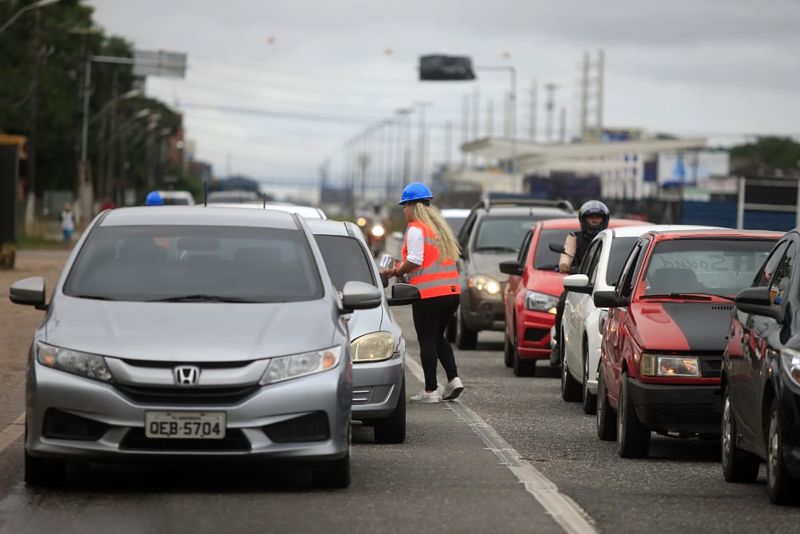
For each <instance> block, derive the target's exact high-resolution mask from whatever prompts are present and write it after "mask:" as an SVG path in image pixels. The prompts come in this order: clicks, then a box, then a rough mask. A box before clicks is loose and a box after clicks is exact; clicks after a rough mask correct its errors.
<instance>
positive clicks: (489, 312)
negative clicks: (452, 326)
mask: <svg viewBox="0 0 800 534" xmlns="http://www.w3.org/2000/svg"><path fill="white" fill-rule="evenodd" d="M474 293H476V291H475V290H474V289H465V288H463V287H462V288H461V312H460V313H461V318H462V319H463V321H464V325H465V326H466V327H467V328H469V329H470V330H475V331H480V330H495V331H500V332H502V331H504V330H505V328H506V311H505V308H504V306H503V296H502V293H500V294H498V295H495V296H493V297H488V296H483V295H482V294H478V295H476V294H474Z"/></svg>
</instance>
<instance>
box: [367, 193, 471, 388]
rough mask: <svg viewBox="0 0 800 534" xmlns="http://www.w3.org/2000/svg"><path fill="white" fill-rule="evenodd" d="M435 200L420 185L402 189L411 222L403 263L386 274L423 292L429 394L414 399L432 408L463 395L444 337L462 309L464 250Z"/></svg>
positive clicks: (421, 334)
mask: <svg viewBox="0 0 800 534" xmlns="http://www.w3.org/2000/svg"><path fill="white" fill-rule="evenodd" d="M431 199H433V194H432V193H431V190H430V189H428V187H427V186H425V184H422V183H420V182H413V183H410V184H408V185H407V186H406V187H405V189H403V194H402V196H401V199H400V205H401V206H403V215H404V216H405V219H406V222H407V223H408V227H407V228H406V234H405V238H404V240H403V251H402V257H403V259H402V262H400V263H399V264H398V265H396V266H395V267H394V268H392V269H388V270H386V271H384V272H383V274H384V275H385V276H389V277H391V276H395V277H401V276H405V275H407V278H408V282H409V283H410V284H412V285H414V286H416V287H417V288H418V289H419V292H420V296H421V299H420V300H419V301H417V302H415V303H414V304H413V305H412V311H413V316H414V329H415V330H416V331H417V339H418V340H419V351H420V360H422V370H423V371H424V373H425V389H423V390H422V391H420V392H419V393H417V394H416V395H414V396H412V397H411V400H412V401H415V402H427V403H433V402H440V401H441V400H443V399H444V400H452V399H455V398H456V397H458V396H459V395H460V394H461V392H462V391H463V390H464V385H463V384H462V382H461V379H460V378H459V377H458V368H457V367H456V359H455V356H454V355H453V348H452V347H451V346H450V344H449V343H448V342H447V340H446V339H445V337H444V332H445V329H446V328H447V325H448V323H449V322H450V319H451V318H452V317H453V314H454V313H455V311H456V308H458V302H459V294H460V292H461V290H460V286H459V282H458V270H457V269H456V258H458V256H459V253H460V248H459V245H458V242H457V241H456V239H455V236H453V232H452V230H451V229H450V226H449V225H448V224H447V223H446V222H445V220H444V219H443V218H442V215H441V213H439V210H438V209H436V208H435V207H434V206H431ZM437 361H439V362H441V364H442V367H443V368H444V371H445V373H446V374H447V380H448V382H447V384H446V385H445V386H444V389H443V390H442V391H441V392H440V391H439V385H438V382H437V379H436V367H437V365H436V362H437Z"/></svg>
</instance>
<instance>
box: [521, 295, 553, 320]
mask: <svg viewBox="0 0 800 534" xmlns="http://www.w3.org/2000/svg"><path fill="white" fill-rule="evenodd" d="M556 306H558V299H557V298H556V297H554V296H553V295H548V294H547V293H539V292H538V291H527V292H526V293H525V309H526V310H531V311H540V312H547V313H552V314H553V315H555V314H556Z"/></svg>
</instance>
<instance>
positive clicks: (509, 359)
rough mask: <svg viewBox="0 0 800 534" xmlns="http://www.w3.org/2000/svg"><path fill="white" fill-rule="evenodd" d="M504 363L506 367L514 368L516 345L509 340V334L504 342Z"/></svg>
mask: <svg viewBox="0 0 800 534" xmlns="http://www.w3.org/2000/svg"><path fill="white" fill-rule="evenodd" d="M503 363H504V364H506V367H513V366H514V344H513V343H511V340H510V339H508V334H506V335H505V340H504V342H503Z"/></svg>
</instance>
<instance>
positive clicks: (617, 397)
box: [594, 229, 781, 458]
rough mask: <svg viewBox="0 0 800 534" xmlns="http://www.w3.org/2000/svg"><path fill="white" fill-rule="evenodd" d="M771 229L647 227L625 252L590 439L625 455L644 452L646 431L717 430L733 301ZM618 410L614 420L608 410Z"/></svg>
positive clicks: (609, 298) (612, 298)
mask: <svg viewBox="0 0 800 534" xmlns="http://www.w3.org/2000/svg"><path fill="white" fill-rule="evenodd" d="M780 237H781V234H778V233H774V232H756V231H741V230H739V231H737V230H723V229H708V230H679V231H664V232H657V231H655V232H649V233H647V234H645V235H643V236H642V237H641V238H640V239H639V241H638V242H637V243H636V245H635V246H634V247H633V249H632V250H631V253H630V255H629V256H628V259H627V261H626V262H625V266H624V267H623V268H622V272H621V274H620V278H619V281H618V282H617V285H616V288H615V289H614V290H613V291H607V292H605V291H604V292H596V293H595V294H594V303H595V306H598V307H608V308H609V312H608V316H607V318H606V320H605V334H604V335H603V342H602V346H601V350H600V368H599V370H598V374H597V376H598V385H597V435H598V437H599V438H600V439H602V440H613V439H614V438H615V437H616V438H617V452H618V453H619V455H620V456H622V457H623V458H644V457H647V456H648V454H649V449H650V437H651V432H653V431H655V432H658V433H660V434H664V435H669V436H673V437H690V436H700V437H705V436H708V437H717V436H719V433H720V417H721V415H720V411H721V399H722V397H721V395H720V372H721V364H722V353H723V350H724V349H725V345H726V336H727V335H728V332H729V331H730V324H731V315H732V313H733V300H734V297H735V296H736V294H737V293H738V292H739V291H740V290H742V289H743V288H745V287H749V286H750V284H751V282H752V281H753V278H754V277H755V275H756V273H757V272H758V270H759V268H760V267H761V265H762V264H763V262H764V260H765V259H766V257H767V255H768V254H769V251H770V250H771V249H772V246H773V245H774V244H775V242H776V241H777V240H778V238H780ZM615 412H616V419H614V413H615Z"/></svg>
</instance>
